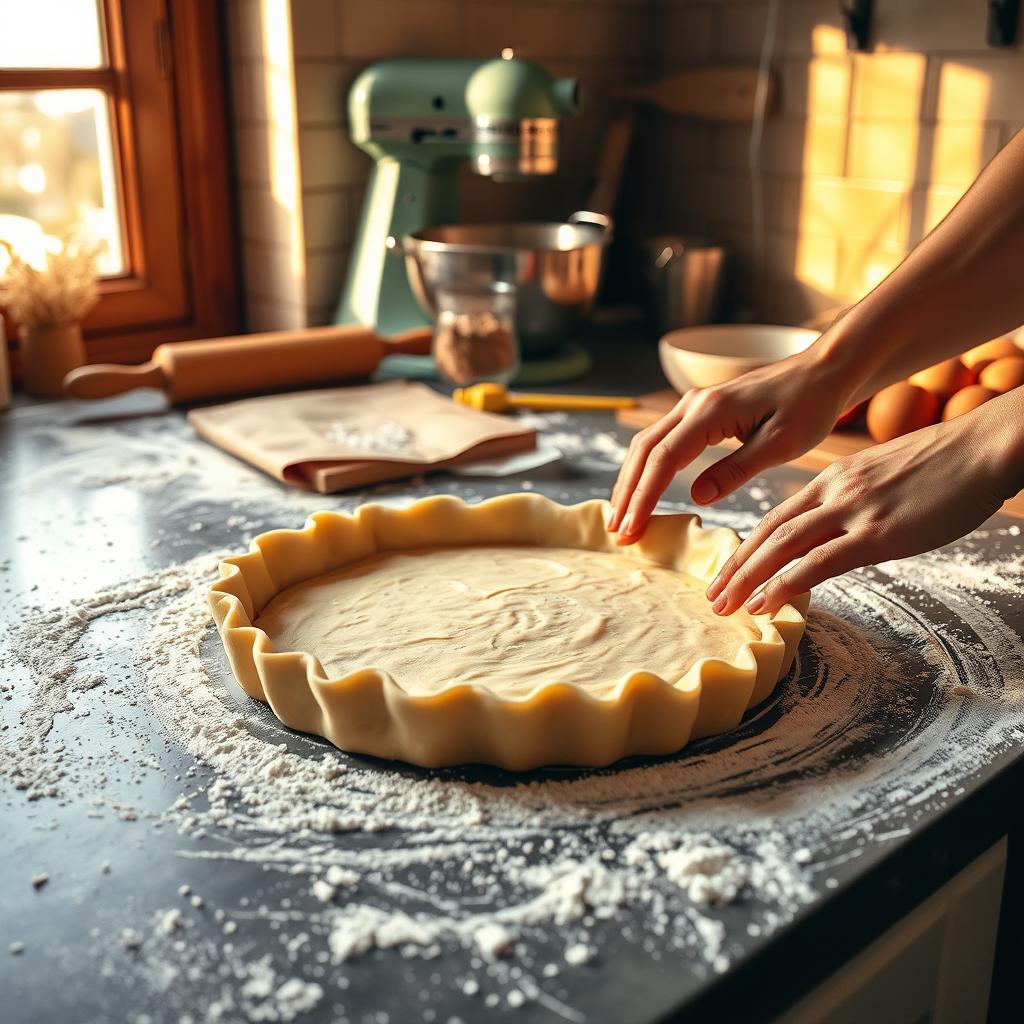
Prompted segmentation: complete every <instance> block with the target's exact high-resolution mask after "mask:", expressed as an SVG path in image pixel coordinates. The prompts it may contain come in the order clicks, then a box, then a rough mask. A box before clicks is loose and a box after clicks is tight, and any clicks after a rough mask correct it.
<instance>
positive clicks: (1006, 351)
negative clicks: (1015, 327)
mask: <svg viewBox="0 0 1024 1024" xmlns="http://www.w3.org/2000/svg"><path fill="white" fill-rule="evenodd" d="M1022 354H1024V350H1022V349H1021V348H1020V346H1019V345H1016V344H1015V343H1014V342H1013V341H1012V340H1011V339H1010V338H995V339H993V340H992V341H986V342H985V344H984V345H978V346H977V348H972V349H971V350H970V351H969V352H965V353H964V354H963V355H962V356H961V357H960V362H962V363H963V364H964V366H966V367H967V368H968V369H969V370H973V371H974V372H975V373H981V371H982V370H984V369H985V367H986V366H988V364H989V363H994V362H995V361H996V360H997V359H1005V358H1006V357H1007V356H1019V355H1022Z"/></svg>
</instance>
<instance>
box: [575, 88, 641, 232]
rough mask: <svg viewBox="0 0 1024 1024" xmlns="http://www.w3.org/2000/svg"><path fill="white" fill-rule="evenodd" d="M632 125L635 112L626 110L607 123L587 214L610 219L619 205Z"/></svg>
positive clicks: (630, 109)
mask: <svg viewBox="0 0 1024 1024" xmlns="http://www.w3.org/2000/svg"><path fill="white" fill-rule="evenodd" d="M635 121H636V112H635V110H634V108H633V107H626V108H625V109H624V110H621V111H620V112H619V113H617V114H616V115H615V116H614V117H613V118H612V119H611V121H609V122H608V127H607V128H606V129H605V132H604V139H603V140H602V142H601V152H600V153H599V154H598V158H597V176H596V178H595V179H594V187H593V189H592V190H591V192H590V198H589V199H588V200H587V209H588V210H593V211H594V212H595V213H603V214H605V215H606V216H609V217H611V216H613V215H614V214H615V208H616V207H617V206H618V203H619V188H620V186H621V184H622V172H623V169H624V168H625V166H626V158H627V157H628V156H629V147H630V143H631V142H632V141H633V126H634V123H635Z"/></svg>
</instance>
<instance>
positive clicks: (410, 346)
mask: <svg viewBox="0 0 1024 1024" xmlns="http://www.w3.org/2000/svg"><path fill="white" fill-rule="evenodd" d="M433 337H434V328H433V327H414V328H413V329H412V330H411V331H404V332H403V333H402V334H396V335H394V336H392V337H390V338H381V341H382V342H383V343H384V354H385V355H392V354H394V353H398V352H401V353H402V354H403V355H408V356H428V355H430V344H431V341H432V339H433Z"/></svg>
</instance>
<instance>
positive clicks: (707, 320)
mask: <svg viewBox="0 0 1024 1024" xmlns="http://www.w3.org/2000/svg"><path fill="white" fill-rule="evenodd" d="M643 248H644V264H645V267H646V274H647V297H648V300H647V316H648V322H649V325H650V328H651V330H652V332H653V333H654V334H656V335H657V336H658V337H660V336H661V335H663V334H667V333H668V332H669V331H674V330H677V329H678V328H680V327H694V326H696V325H699V324H711V323H715V322H716V321H717V320H719V319H720V318H721V315H722V299H723V293H724V287H723V286H724V281H725V265H726V251H725V249H723V248H722V246H720V245H715V244H714V243H713V242H709V241H707V240H706V239H703V238H694V237H689V236H685V235H659V236H657V237H656V238H649V239H647V240H646V241H645V242H644V243H643Z"/></svg>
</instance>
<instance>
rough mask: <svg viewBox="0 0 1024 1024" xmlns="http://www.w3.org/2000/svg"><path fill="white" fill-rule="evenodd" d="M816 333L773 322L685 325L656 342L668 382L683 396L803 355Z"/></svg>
mask: <svg viewBox="0 0 1024 1024" xmlns="http://www.w3.org/2000/svg"><path fill="white" fill-rule="evenodd" d="M819 333H820V332H819V331H814V330H811V329H810V328H808V327H785V326H782V325H773V324H716V325H713V326H706V327H684V328H682V329H681V330H678V331H670V332H669V333H668V334H666V335H665V336H664V337H663V338H662V339H661V341H659V342H658V355H659V356H660V357H661V368H662V369H663V370H664V371H665V376H666V377H668V380H669V383H670V384H671V385H672V386H673V387H674V388H675V389H676V391H679V392H683V391H688V390H689V389H690V388H707V387H711V386H712V385H714V384H721V383H723V381H727V380H733V379H734V378H735V377H739V376H741V375H742V374H744V373H747V372H748V371H750V370H756V369H757V368H758V367H759V366H767V365H768V364H769V363H775V362H778V361H779V360H780V359H785V358H786V357H787V356H791V355H795V354H796V353H797V352H803V350H804V349H805V348H807V347H808V346H809V345H810V344H811V342H813V341H814V340H815V338H817V337H818V335H819Z"/></svg>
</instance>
